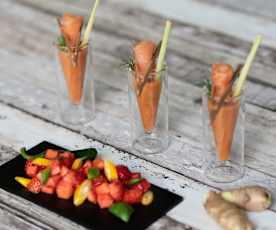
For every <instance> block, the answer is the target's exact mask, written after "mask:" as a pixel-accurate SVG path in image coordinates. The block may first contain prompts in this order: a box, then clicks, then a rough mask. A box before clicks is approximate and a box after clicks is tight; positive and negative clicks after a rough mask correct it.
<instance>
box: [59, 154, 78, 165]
mask: <svg viewBox="0 0 276 230" xmlns="http://www.w3.org/2000/svg"><path fill="white" fill-rule="evenodd" d="M59 159H60V162H61V164H63V165H65V166H66V167H67V168H71V166H72V164H73V162H74V160H75V155H74V154H73V153H71V152H68V151H66V152H63V153H60V154H59Z"/></svg>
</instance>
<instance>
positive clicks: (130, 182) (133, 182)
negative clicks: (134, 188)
mask: <svg viewBox="0 0 276 230" xmlns="http://www.w3.org/2000/svg"><path fill="white" fill-rule="evenodd" d="M141 180H142V179H141V178H133V179H131V180H130V181H129V182H128V185H136V184H139V183H140V182H141Z"/></svg>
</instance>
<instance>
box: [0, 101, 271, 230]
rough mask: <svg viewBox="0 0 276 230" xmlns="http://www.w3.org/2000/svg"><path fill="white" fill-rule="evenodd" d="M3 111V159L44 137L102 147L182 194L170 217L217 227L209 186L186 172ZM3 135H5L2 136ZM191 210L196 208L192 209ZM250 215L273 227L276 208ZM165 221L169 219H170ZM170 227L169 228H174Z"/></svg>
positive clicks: (50, 217) (32, 209)
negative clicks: (206, 204) (209, 208)
mask: <svg viewBox="0 0 276 230" xmlns="http://www.w3.org/2000/svg"><path fill="white" fill-rule="evenodd" d="M0 115H1V117H3V119H2V120H0V126H1V129H0V136H1V138H0V145H3V144H4V145H5V146H8V149H7V147H5V149H2V151H0V153H1V157H3V158H1V159H5V160H7V159H8V158H11V157H12V156H14V155H15V154H16V153H15V151H14V150H18V149H19V148H20V147H22V146H27V147H31V146H33V145H35V144H37V143H38V142H40V141H42V140H48V141H51V142H54V143H56V144H58V145H62V146H65V147H67V148H72V149H73V148H82V147H83V148H84V147H89V146H93V147H96V148H98V149H99V151H100V154H101V155H102V157H103V158H108V159H111V160H113V161H114V162H116V163H123V164H127V165H128V166H129V167H130V168H131V169H132V170H135V171H138V172H142V173H143V175H145V176H146V177H147V178H149V180H150V181H151V182H152V183H154V184H157V185H159V186H161V187H164V188H167V189H169V190H171V191H174V192H175V193H177V194H179V195H181V196H183V197H184V201H183V202H182V203H181V204H180V205H178V206H177V207H176V208H175V209H173V210H172V211H170V212H169V213H168V216H169V217H171V218H173V219H176V220H178V221H180V222H184V223H187V224H189V225H192V226H194V227H196V228H199V229H202V228H203V226H204V229H207V230H208V229H210V230H211V229H212V230H215V229H218V228H217V226H216V225H215V224H214V222H213V221H212V220H211V219H210V218H208V216H207V214H206V212H205V211H204V208H203V206H202V203H203V200H204V195H205V194H206V192H207V191H208V190H209V189H210V187H208V186H206V185H203V184H201V183H199V182H196V181H194V180H191V179H189V178H187V177H185V176H181V175H179V174H178V173H174V172H171V171H169V170H166V169H164V168H162V167H159V166H158V165H156V164H153V163H150V162H149V161H145V160H143V159H140V158H137V157H135V156H133V155H131V154H128V153H126V152H123V151H118V150H116V149H114V148H113V147H109V146H107V145H105V144H102V143H100V142H97V141H93V140H91V139H86V138H84V137H83V136H82V135H79V134H77V133H75V132H71V131H69V130H68V129H64V128H61V127H58V126H56V125H54V124H50V123H47V122H45V121H42V120H40V119H37V118H34V117H32V116H30V115H27V114H25V113H23V112H21V111H18V110H16V109H12V108H10V107H8V106H5V105H2V104H0ZM11 127H14V128H11ZM2 137H5V138H4V139H2ZM1 159H0V160H1ZM248 173H249V174H251V170H248ZM253 174H254V175H252V174H251V176H252V177H255V178H256V179H257V180H260V183H262V182H263V180H265V178H267V179H271V183H270V185H269V186H268V187H270V188H271V190H272V191H273V186H274V185H273V184H275V182H274V180H275V178H269V177H265V178H262V176H261V174H259V173H255V172H254V173H253ZM274 191H275V190H274ZM0 200H2V201H4V200H9V205H11V206H15V207H17V208H18V209H20V210H21V209H22V210H26V212H27V213H28V214H29V215H30V216H34V217H35V216H39V217H40V216H41V217H42V216H43V218H42V220H43V221H45V223H46V224H47V223H51V224H50V226H53V227H56V228H57V229H63V228H60V227H58V226H61V224H64V226H66V229H70V230H71V229H76V228H75V226H74V225H72V226H70V224H71V222H70V221H68V220H65V219H62V221H57V219H56V218H57V217H56V215H55V214H52V213H51V212H47V211H46V210H45V209H41V208H38V207H37V206H36V205H32V204H30V202H28V201H25V200H22V199H21V198H17V197H14V196H13V195H10V194H7V193H5V192H3V191H0ZM27 206H28V207H29V208H28V209H26V207H27ZM190 210H193V211H192V212H191V211H190ZM45 215H46V216H45ZM249 216H250V218H251V219H252V221H253V222H254V223H255V224H256V226H257V227H260V228H264V229H271V230H272V229H273V227H274V222H273V220H274V219H275V217H276V213H275V212H272V211H269V210H268V211H265V212H263V213H250V214H249ZM58 218H60V217H58ZM160 221H161V220H160ZM162 221H165V222H166V221H167V220H162ZM160 224H161V223H160ZM67 226H68V228H67ZM156 226H158V227H157V229H158V228H159V226H160V225H159V224H156ZM169 226H170V227H171V226H174V224H173V223H171V225H169ZM177 226H179V225H177ZM170 227H169V228H168V229H171V228H170ZM165 229H166V228H165ZM181 229H182V226H181ZM183 229H185V228H183Z"/></svg>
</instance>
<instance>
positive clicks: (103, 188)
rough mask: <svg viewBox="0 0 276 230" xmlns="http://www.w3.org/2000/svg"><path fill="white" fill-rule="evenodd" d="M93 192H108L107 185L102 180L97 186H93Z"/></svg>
mask: <svg viewBox="0 0 276 230" xmlns="http://www.w3.org/2000/svg"><path fill="white" fill-rule="evenodd" d="M95 192H96V194H97V195H99V194H109V185H108V183H107V182H103V183H102V184H100V185H99V186H97V187H95Z"/></svg>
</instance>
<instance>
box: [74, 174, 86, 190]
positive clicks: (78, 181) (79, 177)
mask: <svg viewBox="0 0 276 230" xmlns="http://www.w3.org/2000/svg"><path fill="white" fill-rule="evenodd" d="M84 180H85V176H84V174H83V173H82V172H80V171H78V172H76V173H75V181H74V186H75V188H76V187H78V186H79V185H80V184H81V183H82V182H83V181H84Z"/></svg>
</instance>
